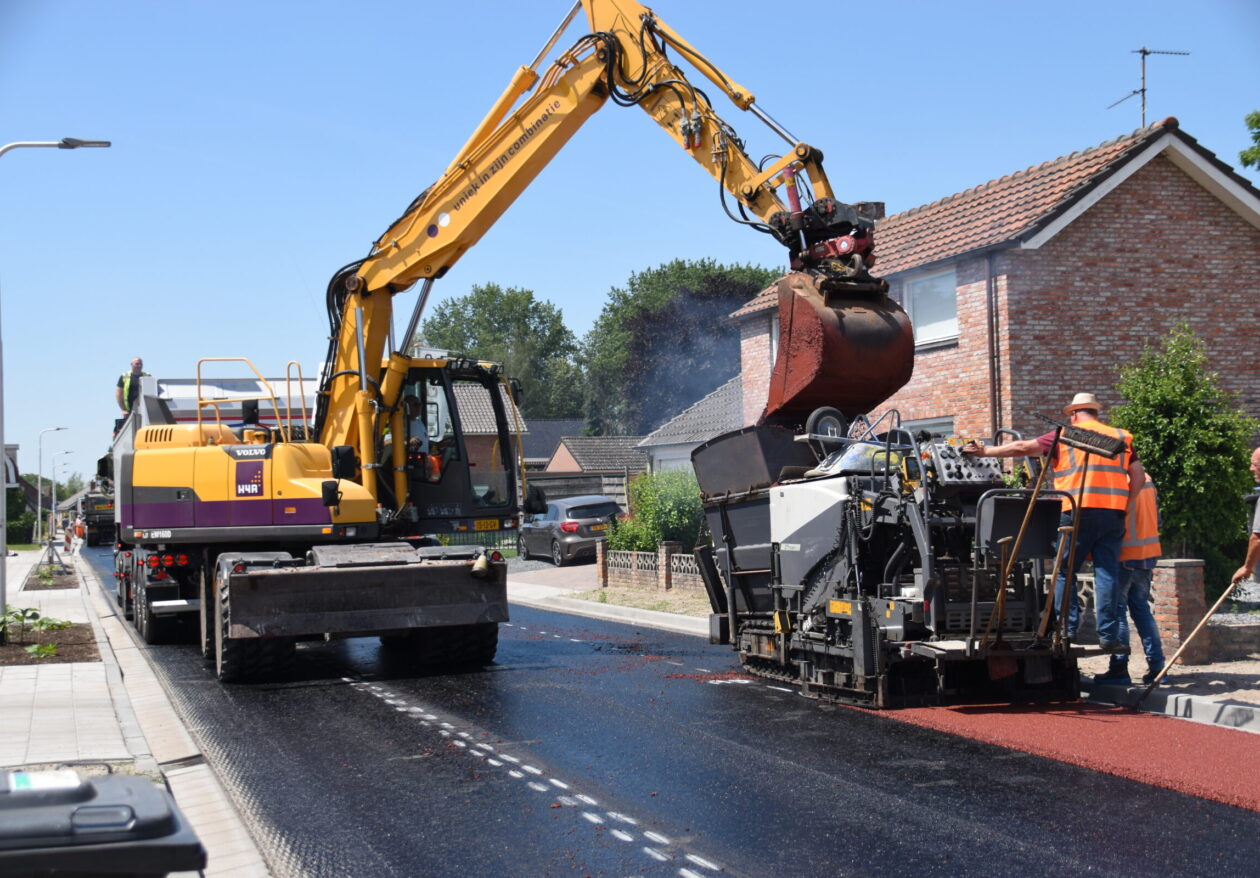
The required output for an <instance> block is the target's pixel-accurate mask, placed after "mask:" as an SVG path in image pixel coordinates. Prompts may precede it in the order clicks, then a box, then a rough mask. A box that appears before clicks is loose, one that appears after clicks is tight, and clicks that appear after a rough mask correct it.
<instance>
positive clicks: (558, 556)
mask: <svg viewBox="0 0 1260 878" xmlns="http://www.w3.org/2000/svg"><path fill="white" fill-rule="evenodd" d="M551 563H552V564H555V565H556V566H557V567H563V566H564V552H562V551H560V541H559V540H552V541H551Z"/></svg>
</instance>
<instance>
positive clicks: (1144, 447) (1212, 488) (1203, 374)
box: [1112, 324, 1258, 597]
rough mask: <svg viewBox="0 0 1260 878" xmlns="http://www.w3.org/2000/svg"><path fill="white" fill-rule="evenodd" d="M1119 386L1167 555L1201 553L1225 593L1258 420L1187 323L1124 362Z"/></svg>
mask: <svg viewBox="0 0 1260 878" xmlns="http://www.w3.org/2000/svg"><path fill="white" fill-rule="evenodd" d="M1117 389H1118V390H1119V391H1120V394H1121V395H1122V396H1123V397H1124V398H1125V399H1126V400H1128V402H1127V403H1126V404H1125V405H1123V406H1120V407H1118V408H1116V409H1115V411H1114V412H1113V413H1112V423H1113V424H1115V425H1116V426H1117V427H1123V428H1124V429H1126V430H1129V431H1130V432H1131V433H1133V445H1134V448H1136V449H1137V452H1138V456H1139V457H1140V458H1141V461H1142V464H1143V466H1145V468H1146V469H1147V471H1149V472H1150V474H1151V477H1152V478H1153V479H1154V480H1155V484H1156V486H1157V487H1158V489H1159V496H1160V504H1159V505H1160V513H1161V516H1162V520H1163V527H1162V533H1161V535H1160V542H1161V544H1162V546H1163V549H1164V554H1165V555H1169V556H1175V557H1198V558H1202V559H1203V560H1204V562H1205V564H1206V570H1205V575H1206V579H1207V587H1208V593H1209V596H1210V597H1211V596H1214V593H1215V594H1219V593H1220V591H1221V589H1222V588H1224V585H1225V583H1227V582H1228V581H1229V575H1230V573H1232V572H1233V570H1234V568H1235V567H1236V566H1237V560H1238V558H1237V557H1235V555H1236V554H1237V546H1236V544H1237V543H1238V542H1239V541H1240V540H1241V539H1242V538H1243V536H1244V533H1245V525H1246V521H1245V519H1246V514H1245V504H1244V500H1243V497H1244V496H1245V495H1246V493H1247V491H1248V490H1250V488H1251V484H1252V479H1251V475H1250V473H1248V471H1247V467H1248V461H1249V457H1248V455H1249V447H1248V445H1249V442H1250V439H1251V437H1252V435H1253V434H1254V433H1255V432H1256V428H1257V426H1258V425H1257V423H1256V421H1255V420H1254V419H1252V418H1250V417H1248V416H1247V415H1246V414H1244V413H1243V412H1242V411H1240V410H1239V409H1238V408H1237V407H1236V406H1237V403H1236V400H1235V399H1234V397H1233V396H1232V395H1231V394H1229V393H1228V392H1226V391H1225V390H1223V389H1221V387H1220V386H1219V384H1218V376H1217V373H1215V372H1212V371H1209V370H1208V367H1207V353H1206V350H1205V347H1204V344H1203V342H1202V340H1200V339H1199V338H1198V337H1197V336H1196V335H1195V334H1194V333H1193V332H1192V331H1191V330H1190V328H1189V327H1188V326H1186V325H1184V324H1183V325H1181V326H1178V327H1176V328H1175V329H1173V330H1172V331H1171V332H1170V333H1169V334H1168V335H1167V336H1166V337H1165V338H1164V339H1163V341H1162V344H1161V345H1160V347H1159V348H1153V347H1149V346H1148V347H1147V348H1146V350H1145V351H1143V353H1142V355H1141V356H1140V357H1139V358H1138V360H1137V362H1135V363H1132V364H1130V365H1128V366H1125V367H1123V368H1122V369H1121V370H1120V381H1119V383H1118V384H1117Z"/></svg>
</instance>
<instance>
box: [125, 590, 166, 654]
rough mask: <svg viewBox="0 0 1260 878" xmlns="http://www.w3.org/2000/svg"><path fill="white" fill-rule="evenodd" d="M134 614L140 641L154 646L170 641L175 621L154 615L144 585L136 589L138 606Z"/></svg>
mask: <svg viewBox="0 0 1260 878" xmlns="http://www.w3.org/2000/svg"><path fill="white" fill-rule="evenodd" d="M132 614H133V616H134V618H135V623H136V630H137V631H139V632H140V639H141V640H143V641H144V642H145V643H147V644H149V645H150V646H154V645H157V644H160V643H168V642H169V641H170V632H171V627H172V624H173V622H174V620H173V619H163V618H162V617H161V616H157V615H155V614H154V612H153V610H152V609H151V608H150V607H149V596H148V595H147V594H145V589H144V586H143V585H141V586H139V587H138V588H137V589H136V605H135V608H134V609H133V611H132Z"/></svg>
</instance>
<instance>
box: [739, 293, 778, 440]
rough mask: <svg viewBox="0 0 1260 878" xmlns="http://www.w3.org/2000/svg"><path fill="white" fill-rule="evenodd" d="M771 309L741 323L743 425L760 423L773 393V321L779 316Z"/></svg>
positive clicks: (775, 309) (740, 363)
mask: <svg viewBox="0 0 1260 878" xmlns="http://www.w3.org/2000/svg"><path fill="white" fill-rule="evenodd" d="M777 314H778V309H777V307H776V308H772V309H769V310H767V311H764V312H762V313H760V314H757V315H756V316H754V317H749V318H748V319H746V320H745V321H744V322H743V323H741V324H740V326H739V367H740V370H741V371H742V373H743V379H744V387H743V394H744V426H746V427H747V426H750V425H752V424H755V423H757V419H758V418H759V417H761V413H762V411H764V410H765V407H766V397H767V396H768V395H769V392H770V370H771V369H772V368H773V367H774V363H773V362H771V360H770V321H771V319H772V318H773V317H775V316H777Z"/></svg>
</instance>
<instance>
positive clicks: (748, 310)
mask: <svg viewBox="0 0 1260 878" xmlns="http://www.w3.org/2000/svg"><path fill="white" fill-rule="evenodd" d="M778 303H779V285H778V284H777V283H773V284H771V285H770V286H768V287H766V288H765V289H764V290H762V291H761V292H759V293H758V294H757V295H755V296H753V297H752V298H751V299H749V300H748V301H747V302H745V303H744V304H743V305H742V306H741V307H740V308H739V310H737V311H732V312H731V313H730V315H728V316H727V318H726V319H727V320H739V319H740V318H741V317H747V316H748V315H749V314H756V313H757V312H759V311H765V310H766V309H767V308H769V307H771V306H772V305H777V304H778Z"/></svg>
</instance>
